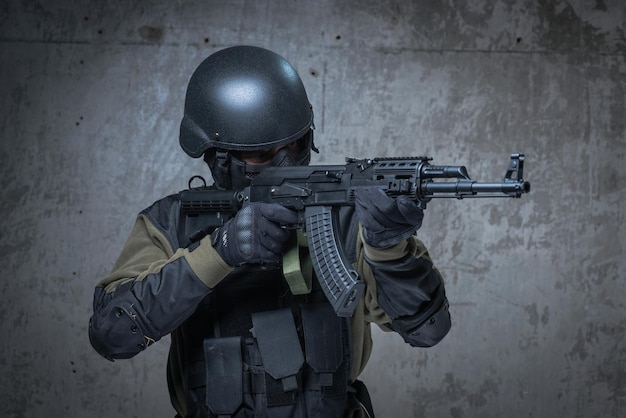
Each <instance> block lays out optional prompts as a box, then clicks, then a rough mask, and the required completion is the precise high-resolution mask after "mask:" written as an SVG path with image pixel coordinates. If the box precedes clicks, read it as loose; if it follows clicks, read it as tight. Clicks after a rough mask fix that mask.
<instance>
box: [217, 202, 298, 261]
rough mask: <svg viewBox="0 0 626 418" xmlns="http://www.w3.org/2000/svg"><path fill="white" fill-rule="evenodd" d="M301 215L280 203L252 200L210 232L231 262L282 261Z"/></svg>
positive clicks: (226, 259)
mask: <svg viewBox="0 0 626 418" xmlns="http://www.w3.org/2000/svg"><path fill="white" fill-rule="evenodd" d="M297 221H298V215H297V213H296V212H295V211H293V210H291V209H287V208H285V207H283V206H281V205H279V204H278V203H259V202H255V203H250V204H248V205H245V206H244V207H242V208H241V209H240V210H239V212H237V215H235V217H234V218H232V219H231V220H229V221H228V222H226V223H225V224H224V225H223V226H221V227H219V228H218V229H216V230H215V231H214V232H213V233H212V234H211V242H212V244H213V248H215V250H216V251H217V253H218V254H219V255H220V256H221V257H222V258H223V259H224V261H225V262H226V263H227V264H228V265H230V266H238V265H241V264H254V263H278V262H279V261H281V257H282V254H283V250H284V246H285V243H286V242H287V241H288V239H289V235H290V233H291V231H290V230H288V229H284V228H281V225H289V224H295V223H296V222H297Z"/></svg>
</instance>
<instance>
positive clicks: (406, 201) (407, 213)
mask: <svg viewBox="0 0 626 418" xmlns="http://www.w3.org/2000/svg"><path fill="white" fill-rule="evenodd" d="M356 213H357V216H358V217H359V220H360V221H361V224H362V225H363V237H364V238H365V242H366V243H367V244H368V245H371V246H372V247H378V248H383V247H390V246H392V245H395V244H398V243H400V242H401V241H402V240H403V239H406V238H408V237H410V236H411V235H413V234H414V233H415V231H417V230H418V229H419V228H420V227H421V226H422V219H424V211H422V209H420V208H419V207H418V206H417V203H416V202H415V201H414V200H413V199H411V198H410V197H409V196H398V198H397V199H393V198H391V197H389V196H387V195H386V194H385V192H384V191H382V190H381V189H379V188H377V187H366V188H359V189H357V191H356Z"/></svg>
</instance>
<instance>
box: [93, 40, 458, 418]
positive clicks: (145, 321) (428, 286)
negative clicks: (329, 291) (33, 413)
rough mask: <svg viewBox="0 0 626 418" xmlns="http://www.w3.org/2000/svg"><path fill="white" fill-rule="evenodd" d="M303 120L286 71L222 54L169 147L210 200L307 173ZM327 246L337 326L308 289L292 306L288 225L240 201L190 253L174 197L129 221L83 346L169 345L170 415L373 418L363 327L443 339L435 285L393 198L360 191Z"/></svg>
mask: <svg viewBox="0 0 626 418" xmlns="http://www.w3.org/2000/svg"><path fill="white" fill-rule="evenodd" d="M313 129H314V126H313V110H312V106H311V105H310V103H309V100H308V97H307V94H306V91H305V89H304V86H303V84H302V81H301V79H300V77H299V76H298V74H297V72H296V71H295V69H294V68H293V67H292V66H291V65H290V64H289V63H288V62H287V61H285V59H283V58H282V57H281V56H279V55H277V54H275V53H273V52H271V51H268V50H266V49H262V48H258V47H250V46H236V47H231V48H226V49H223V50H221V51H219V52H217V53H215V54H213V55H211V56H209V57H208V58H207V59H205V60H204V61H203V62H202V63H201V64H200V66H199V67H198V68H197V69H196V70H195V72H194V73H193V75H192V77H191V80H190V82H189V85H188V88H187V95H186V99H185V113H184V117H183V119H182V123H181V128H180V145H181V147H182V148H183V150H184V151H185V152H186V153H187V154H188V155H190V156H191V157H194V158H198V157H201V156H203V157H204V160H205V161H206V163H207V164H208V166H209V168H210V171H211V174H212V176H213V179H214V184H213V186H212V187H213V188H215V189H223V190H230V189H232V190H239V189H241V188H243V187H245V186H246V185H248V184H249V182H250V179H251V178H252V177H253V176H254V175H255V174H258V173H259V172H261V171H262V170H263V169H264V168H266V167H268V166H298V165H307V164H308V163H309V160H310V156H311V151H312V150H313V151H316V152H317V148H316V147H315V145H314V143H313ZM339 219H340V222H339V228H338V229H339V231H338V235H339V239H340V241H341V243H342V246H343V248H344V249H346V251H347V253H348V257H349V258H350V260H351V262H353V266H354V268H355V270H357V271H358V273H359V275H360V279H361V280H363V281H365V284H366V290H365V292H364V295H363V297H362V298H361V300H360V301H359V303H358V305H357V307H356V310H355V312H354V314H353V315H352V317H351V318H344V317H339V316H337V315H335V313H334V311H333V309H332V307H331V305H330V303H329V302H328V300H327V299H326V297H325V296H324V293H323V292H322V291H321V289H320V287H319V285H318V284H317V282H316V281H315V280H314V281H313V282H314V286H313V288H312V290H311V292H310V293H308V294H304V295H294V294H292V292H290V290H289V286H288V284H287V283H286V282H285V278H284V277H283V274H282V270H281V268H280V262H281V259H282V255H283V253H284V252H285V251H286V250H287V242H288V241H289V237H290V234H291V233H292V231H290V230H289V229H288V228H285V227H284V226H286V225H291V224H294V223H296V221H297V215H296V213H295V212H294V211H293V210H291V209H288V208H285V207H283V206H281V205H279V204H276V203H274V204H270V203H258V202H257V203H249V204H245V205H244V206H243V207H242V209H240V210H239V211H238V212H237V214H236V215H235V216H234V217H232V218H231V219H230V220H228V221H227V222H225V223H224V224H223V225H222V226H220V227H218V228H216V229H215V230H214V231H212V232H211V233H209V234H207V235H206V236H204V237H201V238H200V239H198V240H196V241H194V242H190V240H189V239H188V237H186V236H184V235H183V236H181V233H180V231H179V222H180V199H179V195H178V194H174V195H170V196H168V197H165V198H163V199H161V200H158V201H157V202H155V203H153V204H152V205H151V206H150V207H148V208H147V209H145V210H143V211H142V212H141V213H140V214H139V215H138V217H137V220H136V223H135V226H134V228H133V230H132V232H131V233H130V237H129V238H128V240H127V242H126V244H125V246H124V248H123V250H122V253H121V255H120V256H119V258H118V260H117V262H116V263H115V265H114V267H113V270H112V272H111V273H110V274H109V275H108V276H107V277H106V278H104V279H103V280H101V281H100V282H99V283H98V285H97V286H96V289H95V295H94V304H93V308H94V313H93V316H92V317H91V320H90V324H89V336H90V341H91V344H92V345H93V347H94V348H95V350H96V351H97V352H98V353H100V354H101V355H102V356H104V357H106V358H107V359H110V360H113V359H125V358H129V357H132V356H134V355H136V354H138V353H139V352H141V351H143V350H144V349H146V348H147V347H148V346H150V345H151V344H152V343H154V342H155V341H157V340H159V339H160V338H162V337H163V336H164V335H167V334H171V347H170V353H169V361H168V366H167V369H168V370H167V371H168V374H167V375H168V386H169V390H170V395H171V400H172V404H173V406H174V408H175V410H176V412H177V415H176V416H177V417H217V416H219V417H252V416H255V417H272V418H280V417H302V418H304V417H325V418H329V417H372V416H373V412H372V408H371V404H370V400H369V395H368V394H367V389H366V388H365V385H364V384H363V383H362V382H361V381H359V380H357V378H358V376H359V374H360V373H361V372H362V370H363V369H364V367H365V365H366V363H367V361H368V358H369V355H370V353H371V348H372V340H371V334H370V324H371V323H375V324H377V325H378V326H380V327H381V328H382V329H384V330H388V331H395V332H397V333H398V334H400V335H401V336H402V337H403V338H404V340H405V341H406V342H407V343H409V344H411V345H413V346H417V347H429V346H433V345H435V344H436V343H438V342H439V341H440V340H441V339H442V338H443V337H444V336H445V335H446V334H447V332H448V330H449V329H450V315H449V313H448V301H447V299H446V296H445V289H444V284H443V280H442V277H441V275H440V274H439V272H438V271H437V269H436V268H435V267H434V266H433V263H432V260H431V258H430V256H429V254H428V252H427V250H426V248H425V246H424V244H423V243H422V242H421V241H420V240H418V239H417V237H416V235H415V233H416V231H417V230H418V229H419V227H420V226H421V223H422V219H423V212H422V210H421V209H419V208H418V207H417V205H416V204H415V202H414V201H412V200H411V199H410V198H408V197H402V196H401V197H399V198H397V199H392V198H389V197H387V196H386V195H385V193H384V192H381V191H379V190H378V189H363V190H360V191H359V192H358V193H357V195H356V204H355V207H354V208H352V207H348V206H347V207H344V208H341V211H340V214H339Z"/></svg>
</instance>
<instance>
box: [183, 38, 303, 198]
mask: <svg viewBox="0 0 626 418" xmlns="http://www.w3.org/2000/svg"><path fill="white" fill-rule="evenodd" d="M300 139H302V140H303V141H306V144H305V146H304V147H303V151H302V153H301V154H302V155H298V156H296V157H295V158H292V159H291V164H286V163H285V162H284V159H283V161H279V162H276V163H270V165H292V164H293V165H295V164H297V165H306V164H308V162H309V160H310V151H311V149H312V148H314V145H313V110H312V107H311V104H310V103H309V100H308V97H307V94H306V91H305V88H304V85H303V84H302V80H301V79H300V76H299V75H298V73H297V72H296V70H295V69H294V68H293V67H292V66H291V64H289V63H288V62H287V61H286V60H285V59H284V58H282V57H281V56H280V55H278V54H276V53H274V52H272V51H268V50H266V49H263V48H259V47H253V46H235V47H231V48H226V49H223V50H221V51H218V52H216V53H214V54H212V55H210V56H209V57H208V58H206V59H205V60H204V61H203V62H202V63H201V64H200V65H199V66H198V68H197V69H196V70H195V71H194V73H193V74H192V76H191V79H190V81H189V85H188V86H187V95H186V97H185V115H184V117H183V120H182V122H181V125H180V145H181V147H182V148H183V150H184V151H185V152H186V153H187V154H189V155H190V156H191V157H194V158H198V157H200V156H202V155H204V159H205V161H207V163H208V164H209V167H210V168H211V173H212V174H213V178H214V180H215V182H216V183H217V185H218V186H219V187H221V188H240V187H244V186H245V185H247V183H248V182H249V179H250V177H251V176H252V175H254V174H255V173H258V172H259V171H260V169H262V168H261V167H258V166H250V165H248V167H246V164H245V163H244V162H243V161H241V160H240V159H239V158H237V151H254V150H262V149H268V148H273V147H277V146H281V145H284V144H289V143H291V142H294V141H296V140H300Z"/></svg>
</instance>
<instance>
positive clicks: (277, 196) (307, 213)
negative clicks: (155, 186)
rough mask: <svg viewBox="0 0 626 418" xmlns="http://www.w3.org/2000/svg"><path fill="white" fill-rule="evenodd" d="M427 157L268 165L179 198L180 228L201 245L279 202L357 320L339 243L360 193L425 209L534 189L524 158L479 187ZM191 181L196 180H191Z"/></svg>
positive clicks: (352, 277)
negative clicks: (441, 201)
mask: <svg viewBox="0 0 626 418" xmlns="http://www.w3.org/2000/svg"><path fill="white" fill-rule="evenodd" d="M430 161H432V158H429V157H409V158H374V159H355V158H346V164H345V165H319V166H297V167H267V168H266V169H265V170H263V171H262V172H261V173H260V174H258V175H257V176H255V177H254V178H253V179H252V181H251V184H250V186H248V187H246V188H245V189H243V190H237V191H232V190H212V189H208V188H206V187H200V188H191V180H190V189H189V190H184V191H182V192H181V193H180V197H181V212H182V215H183V216H182V219H181V228H183V229H184V233H185V236H187V237H189V239H190V240H191V241H194V240H198V239H200V238H202V237H203V236H205V235H207V234H208V233H210V232H211V231H212V230H213V229H214V228H216V227H218V226H221V225H223V224H224V222H226V221H227V220H228V219H230V218H231V217H233V216H234V215H235V214H236V213H237V211H238V210H239V209H240V208H241V206H242V205H243V204H244V203H245V202H268V203H272V202H273V203H280V204H281V205H283V206H286V207H289V208H291V209H294V210H296V211H297V212H298V223H297V225H293V226H290V227H291V228H294V229H295V228H299V229H301V230H303V231H305V232H306V239H307V242H308V247H309V251H310V255H311V260H312V263H313V270H314V271H315V273H316V276H317V279H318V281H319V283H320V285H321V287H322V289H323V291H324V293H325V295H326V297H327V298H328V300H329V302H330V303H331V304H332V306H333V308H334V310H335V312H336V314H337V315H338V316H343V317H349V316H352V313H353V312H354V309H355V307H356V304H357V302H358V301H359V299H360V297H361V294H362V293H363V290H364V288H365V283H364V282H363V281H360V280H359V277H358V273H357V272H356V271H355V270H354V269H351V268H350V267H349V264H348V263H347V262H346V260H345V258H344V255H343V251H342V248H341V246H340V244H339V243H338V240H337V238H336V234H335V230H336V227H337V225H336V216H337V212H338V209H339V208H340V207H341V206H346V205H350V206H354V201H355V190H357V189H358V188H362V187H378V188H381V189H382V190H384V191H385V192H386V194H387V195H388V196H391V197H395V196H399V195H408V196H410V197H411V198H412V199H415V201H416V202H417V204H418V205H419V206H420V207H421V208H422V209H425V208H426V206H427V204H428V202H430V201H431V200H432V199H434V198H456V199H466V198H475V197H514V198H519V197H521V195H522V194H524V193H528V192H529V191H530V183H529V182H527V181H525V180H524V179H523V170H524V155H523V154H512V155H511V160H510V163H509V166H508V168H507V170H506V173H505V175H504V179H503V180H502V181H501V182H493V183H481V182H477V181H473V180H472V179H471V178H470V176H469V174H468V172H467V169H466V168H465V166H440V165H432V164H430ZM192 179H193V178H192Z"/></svg>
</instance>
